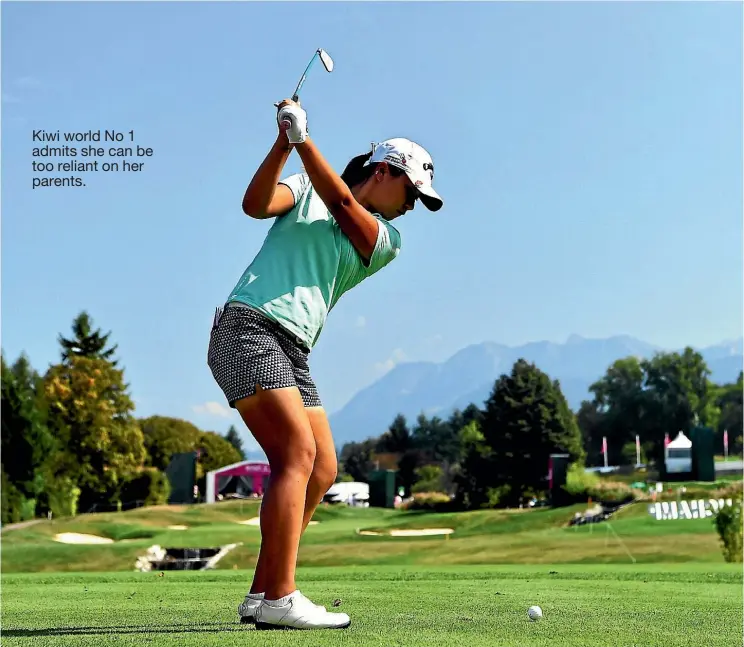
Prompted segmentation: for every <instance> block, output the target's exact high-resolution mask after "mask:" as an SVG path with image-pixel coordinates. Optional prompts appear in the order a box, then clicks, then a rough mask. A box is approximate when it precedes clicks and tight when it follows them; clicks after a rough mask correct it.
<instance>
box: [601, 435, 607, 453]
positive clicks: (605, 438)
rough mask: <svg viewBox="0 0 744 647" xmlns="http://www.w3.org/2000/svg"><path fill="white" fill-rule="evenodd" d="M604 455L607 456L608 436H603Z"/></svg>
mask: <svg viewBox="0 0 744 647" xmlns="http://www.w3.org/2000/svg"><path fill="white" fill-rule="evenodd" d="M602 453H603V454H604V455H605V456H607V436H602Z"/></svg>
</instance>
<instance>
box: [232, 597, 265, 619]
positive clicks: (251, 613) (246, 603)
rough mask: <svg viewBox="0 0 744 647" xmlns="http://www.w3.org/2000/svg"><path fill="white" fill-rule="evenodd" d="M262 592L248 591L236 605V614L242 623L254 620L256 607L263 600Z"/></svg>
mask: <svg viewBox="0 0 744 647" xmlns="http://www.w3.org/2000/svg"><path fill="white" fill-rule="evenodd" d="M263 597H264V595H263V593H249V594H248V595H246V596H245V600H243V601H242V602H241V603H240V604H239V605H238V616H239V617H240V622H241V623H242V624H246V623H253V622H255V621H256V609H258V607H259V605H260V604H261V600H263Z"/></svg>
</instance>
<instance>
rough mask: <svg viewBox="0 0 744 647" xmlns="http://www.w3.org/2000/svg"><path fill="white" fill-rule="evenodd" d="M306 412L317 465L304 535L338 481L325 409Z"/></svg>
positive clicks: (303, 524) (309, 493)
mask: <svg viewBox="0 0 744 647" xmlns="http://www.w3.org/2000/svg"><path fill="white" fill-rule="evenodd" d="M305 411H306V412H307V417H308V418H309V419H310V426H311V428H312V430H313V436H314V438H315V463H314V464H313V472H312V474H311V475H310V481H309V482H308V484H307V496H306V498H305V512H304V516H303V519H302V532H303V533H304V532H305V530H306V528H307V526H308V524H309V523H310V520H311V519H312V518H313V514H314V513H315V510H316V508H317V507H318V505H319V504H320V502H321V501H322V500H323V497H324V496H325V493H326V492H328V489H329V488H330V487H331V485H333V484H334V482H335V481H336V474H337V473H338V462H337V460H336V448H335V446H334V444H333V436H332V435H331V426H330V425H329V424H328V416H327V415H326V412H325V409H323V407H308V408H307V409H305Z"/></svg>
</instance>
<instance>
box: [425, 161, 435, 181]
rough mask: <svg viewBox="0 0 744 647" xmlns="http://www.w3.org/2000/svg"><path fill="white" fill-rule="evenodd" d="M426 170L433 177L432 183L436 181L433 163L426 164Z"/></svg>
mask: <svg viewBox="0 0 744 647" xmlns="http://www.w3.org/2000/svg"><path fill="white" fill-rule="evenodd" d="M424 170H425V171H429V175H431V179H432V182H433V181H434V164H432V163H431V162H424Z"/></svg>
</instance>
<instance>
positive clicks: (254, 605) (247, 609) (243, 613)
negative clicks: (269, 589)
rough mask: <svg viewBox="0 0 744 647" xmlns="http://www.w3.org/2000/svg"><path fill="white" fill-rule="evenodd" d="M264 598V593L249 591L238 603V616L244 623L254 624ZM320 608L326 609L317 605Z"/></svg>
mask: <svg viewBox="0 0 744 647" xmlns="http://www.w3.org/2000/svg"><path fill="white" fill-rule="evenodd" d="M263 599H264V594H263V593H249V594H248V595H246V596H245V599H244V600H243V601H242V602H241V603H240V604H239V605H238V616H239V617H240V622H241V623H242V624H253V623H254V622H255V621H256V609H258V607H259V606H260V605H261V600H263ZM315 606H316V607H317V608H318V609H321V610H323V611H325V610H326V608H325V607H324V606H321V605H319V604H316V605H315Z"/></svg>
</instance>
